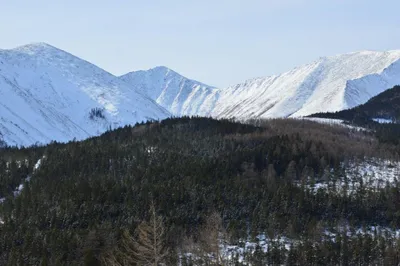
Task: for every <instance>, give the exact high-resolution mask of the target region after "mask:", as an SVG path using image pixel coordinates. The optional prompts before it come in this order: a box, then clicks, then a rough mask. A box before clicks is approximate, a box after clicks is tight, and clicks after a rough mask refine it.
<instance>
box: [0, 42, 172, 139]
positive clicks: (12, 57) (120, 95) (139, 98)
mask: <svg viewBox="0 0 400 266" xmlns="http://www.w3.org/2000/svg"><path fill="white" fill-rule="evenodd" d="M93 108H99V109H102V110H103V114H104V118H101V117H95V118H94V119H90V115H89V113H90V111H91V110H92V109H93ZM168 115H169V113H168V111H166V110H165V109H164V108H162V107H160V106H159V105H157V104H156V103H155V102H154V101H153V100H151V99H150V98H148V97H147V96H144V95H143V94H141V93H139V92H138V91H136V90H135V89H134V88H132V87H131V86H129V85H128V84H126V83H125V82H123V81H122V80H120V79H118V78H117V77H115V76H113V75H112V74H110V73H108V72H106V71H104V70H102V69H100V68H98V67H96V66H94V65H92V64H90V63H88V62H86V61H84V60H81V59H79V58H77V57H75V56H73V55H71V54H69V53H66V52H64V51H62V50H59V49H57V48H55V47H52V46H50V45H47V44H44V43H37V44H30V45H26V46H22V47H18V48H15V49H11V50H0V139H3V140H4V141H5V142H6V143H7V144H10V145H14V144H16V145H31V144H34V143H37V142H39V143H48V142H50V141H52V140H57V141H68V140H71V139H73V138H76V139H84V138H87V137H89V136H93V135H97V134H100V133H102V132H104V131H105V130H107V129H108V128H109V127H113V128H114V127H117V126H123V125H126V124H132V123H135V122H140V121H143V120H147V119H162V118H165V117H167V116H168Z"/></svg>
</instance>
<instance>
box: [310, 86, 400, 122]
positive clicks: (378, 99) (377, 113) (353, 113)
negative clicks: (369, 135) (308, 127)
mask: <svg viewBox="0 0 400 266" xmlns="http://www.w3.org/2000/svg"><path fill="white" fill-rule="evenodd" d="M311 117H321V118H334V119H343V120H346V121H350V122H356V123H365V124H367V123H370V122H372V121H374V119H376V120H378V121H379V119H384V120H387V121H393V122H394V123H397V122H398V121H400V86H395V87H393V88H392V89H389V90H386V91H384V92H382V93H380V94H378V95H377V96H375V97H373V98H371V99H370V100H369V101H368V102H366V103H365V104H362V105H359V106H357V107H354V108H351V109H347V110H343V111H339V112H335V113H317V114H313V115H311Z"/></svg>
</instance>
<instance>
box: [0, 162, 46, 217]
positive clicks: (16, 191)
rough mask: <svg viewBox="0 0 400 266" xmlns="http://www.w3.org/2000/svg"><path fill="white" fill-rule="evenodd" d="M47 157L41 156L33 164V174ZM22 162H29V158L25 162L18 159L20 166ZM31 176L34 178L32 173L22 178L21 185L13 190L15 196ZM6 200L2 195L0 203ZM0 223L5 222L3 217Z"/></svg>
mask: <svg viewBox="0 0 400 266" xmlns="http://www.w3.org/2000/svg"><path fill="white" fill-rule="evenodd" d="M45 158H46V157H45V156H43V157H42V158H40V159H39V160H38V161H37V162H36V164H35V165H34V166H33V173H32V174H34V173H35V172H36V171H37V170H38V169H39V168H40V165H41V164H42V162H43V160H44V159H45ZM22 163H25V164H27V163H28V161H27V160H25V161H24V162H22V161H18V162H17V164H18V167H21V166H22ZM31 178H32V175H28V176H27V177H26V178H25V179H24V180H22V183H21V184H19V185H18V186H17V187H16V188H15V190H14V191H13V195H14V197H17V196H18V195H19V194H21V192H22V190H23V189H24V183H25V182H29V181H31ZM5 200H6V198H4V197H2V198H1V197H0V204H1V203H3V202H4V201H5ZM0 224H4V221H3V220H2V219H1V217H0Z"/></svg>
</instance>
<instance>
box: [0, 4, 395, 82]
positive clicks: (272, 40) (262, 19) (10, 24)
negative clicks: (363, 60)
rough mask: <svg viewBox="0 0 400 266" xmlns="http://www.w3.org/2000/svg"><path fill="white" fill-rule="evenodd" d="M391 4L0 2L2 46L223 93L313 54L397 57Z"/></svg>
mask: <svg viewBox="0 0 400 266" xmlns="http://www.w3.org/2000/svg"><path fill="white" fill-rule="evenodd" d="M399 10H400V1H398V0H379V1H377V0H243V1H239V0H197V1H195V0H193V1H192V0H169V1H165V0H151V1H142V0H140V1H139V0H138V1H137V0H129V1H122V0H121V1H109V0H79V1H78V0H33V1H31V0H15V1H14V0H0V48H12V47H15V46H17V45H21V44H26V43H30V42H47V43H49V44H52V45H54V46H56V47H59V48H61V49H64V50H67V51H68V52H71V53H73V54H75V55H77V56H79V57H82V58H83V59H86V60H88V61H90V62H93V63H95V64H97V65H99V66H100V67H102V68H104V69H106V70H107V71H109V72H111V73H114V74H124V73H126V72H129V71H133V70H139V69H148V68H151V67H154V66H158V65H165V66H168V67H170V68H172V69H174V70H176V71H178V72H180V73H181V74H183V75H185V76H187V77H190V78H193V79H197V80H199V81H202V82H204V83H208V84H211V85H215V86H219V87H223V86H228V85H232V84H235V83H238V82H241V81H244V80H246V79H248V78H252V77H258V76H267V75H271V74H278V73H280V72H282V71H286V70H290V69H291V68H293V67H295V66H298V65H301V64H304V63H308V62H311V61H313V60H315V59H317V58H319V57H320V56H324V55H334V54H338V53H345V52H352V51H357V50H365V49H369V50H389V49H400V15H399Z"/></svg>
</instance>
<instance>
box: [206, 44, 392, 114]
mask: <svg viewBox="0 0 400 266" xmlns="http://www.w3.org/2000/svg"><path fill="white" fill-rule="evenodd" d="M399 60H400V51H389V52H371V51H366V52H357V53H350V54H344V55H338V56H333V57H325V58H321V59H320V60H318V61H315V62H313V63H311V64H308V65H305V66H302V67H298V68H296V69H294V70H292V71H289V72H286V73H283V74H281V75H278V76H272V77H267V78H258V79H253V80H249V81H247V82H245V83H242V84H239V85H236V86H233V87H230V88H227V89H224V90H222V91H221V93H220V96H219V99H218V101H217V103H216V105H215V106H216V108H215V109H214V110H213V112H212V114H213V116H217V117H238V118H248V117H261V118H267V117H287V116H291V117H298V116H305V115H309V114H312V113H316V112H321V111H339V110H343V109H346V108H351V107H354V106H356V105H358V104H362V103H364V102H366V101H367V100H368V99H369V98H371V97H373V96H375V95H377V94H378V93H380V92H382V91H384V90H386V89H388V88H390V87H393V86H394V85H396V84H400V75H399V73H400V61H399Z"/></svg>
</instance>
